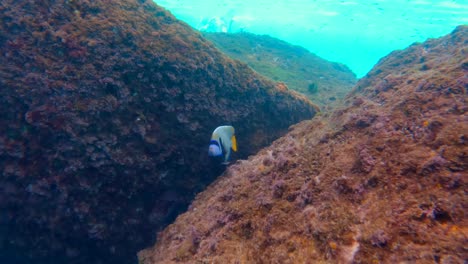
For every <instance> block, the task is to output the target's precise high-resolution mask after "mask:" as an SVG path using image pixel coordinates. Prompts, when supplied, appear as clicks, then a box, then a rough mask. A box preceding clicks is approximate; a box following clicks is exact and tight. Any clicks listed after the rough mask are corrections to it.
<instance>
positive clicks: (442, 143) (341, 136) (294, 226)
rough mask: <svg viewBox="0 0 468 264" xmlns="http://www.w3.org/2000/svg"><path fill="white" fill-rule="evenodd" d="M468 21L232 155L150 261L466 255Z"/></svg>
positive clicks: (146, 255) (456, 258)
mask: <svg viewBox="0 0 468 264" xmlns="http://www.w3.org/2000/svg"><path fill="white" fill-rule="evenodd" d="M467 54H468V27H467V26H464V27H459V28H457V29H456V30H455V31H454V32H453V33H452V34H450V35H448V36H446V37H443V38H440V39H434V40H428V41H427V42H425V43H423V44H415V45H413V46H411V47H409V48H407V49H406V50H403V51H395V52H393V53H392V54H390V55H389V56H388V57H386V58H384V59H382V60H381V61H380V62H379V63H378V65H376V67H375V68H374V69H373V70H372V71H371V72H370V73H369V75H368V76H367V77H365V78H364V79H362V80H360V81H359V83H358V85H357V89H356V91H355V92H354V93H352V94H351V95H350V96H349V97H348V103H349V104H348V106H347V107H346V108H344V109H339V110H336V111H334V112H333V113H331V114H330V115H327V116H321V117H316V118H314V119H313V120H311V121H304V122H302V123H300V124H298V125H296V126H294V127H293V128H292V130H291V131H290V132H289V133H288V134H287V135H286V136H284V137H282V138H280V139H278V140H277V141H275V142H274V143H273V144H272V145H271V146H270V147H268V148H265V149H263V150H262V151H260V152H259V153H258V154H257V155H255V156H252V157H250V158H249V159H248V160H243V161H238V162H237V163H236V164H234V165H232V166H230V167H229V169H228V170H227V171H226V172H225V174H224V175H223V176H222V177H220V178H218V179H217V180H216V182H215V183H213V184H212V185H210V186H209V187H208V188H207V190H206V191H204V192H203V193H201V194H199V195H198V196H197V198H196V199H195V201H194V202H193V203H192V205H191V206H190V209H189V210H188V211H187V212H186V213H184V214H182V215H180V216H179V217H178V218H177V220H176V221H175V223H173V224H171V225H170V226H168V227H167V228H166V229H165V230H164V231H163V232H161V233H160V234H159V235H158V242H157V244H156V245H155V246H154V247H153V248H150V249H147V250H144V251H141V252H140V253H139V258H140V261H141V262H143V263H146V264H149V263H466V261H467V260H468V250H467V248H466V245H467V242H468V239H467V238H468V221H467V220H468V219H467V217H466V208H467V206H468V204H467V188H468V186H467V181H468V173H467V169H468V141H467V138H468V117H467V110H468V102H467V101H468V100H467V89H468V59H467V58H468V56H467Z"/></svg>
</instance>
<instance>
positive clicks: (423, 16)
mask: <svg viewBox="0 0 468 264" xmlns="http://www.w3.org/2000/svg"><path fill="white" fill-rule="evenodd" d="M155 2H156V3H157V4H158V5H160V6H163V7H165V8H166V9H168V10H169V11H171V12H172V13H173V14H174V15H175V16H176V17H177V18H179V19H181V20H183V21H185V22H187V23H188V24H189V25H191V26H192V27H194V28H196V29H199V30H205V31H224V32H238V31H242V30H244V31H248V32H252V33H256V34H268V35H270V36H273V37H277V38H279V39H282V40H285V41H287V42H289V43H292V44H296V45H300V46H303V47H304V48H306V49H308V50H310V51H311V52H313V53H315V54H317V55H319V56H321V57H322V58H325V59H327V60H331V61H337V62H341V63H344V64H346V65H348V67H350V68H351V70H353V71H354V72H355V73H356V74H357V76H358V77H361V76H363V75H365V74H366V73H367V72H368V71H369V70H370V69H371V68H372V67H373V66H374V65H375V63H376V62H377V61H378V60H379V59H380V58H382V57H383V56H385V55H387V54H388V53H390V52H391V51H393V50H396V49H404V48H406V47H407V46H409V45H411V44H412V43H414V42H422V41H425V40H426V39H427V38H436V37H440V36H443V35H445V34H448V33H450V32H451V31H452V30H453V29H454V28H455V27H456V26H457V25H461V24H468V1H466V0H458V1H430V0H374V1H362V0H361V1H358V0H355V1H353V0H342V1H339V0H337V1H334V0H288V1H278V0H276V1H275V0H250V1H234V0H199V1H193V0H161V1H155Z"/></svg>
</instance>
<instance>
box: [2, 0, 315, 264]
mask: <svg viewBox="0 0 468 264" xmlns="http://www.w3.org/2000/svg"><path fill="white" fill-rule="evenodd" d="M0 18H1V19H0V32H1V33H0V60H1V63H0V87H1V88H0V114H1V118H0V171H1V177H0V262H2V263H134V262H135V261H136V252H137V250H139V249H141V248H143V247H144V246H148V245H149V244H151V243H152V241H153V242H154V239H155V234H156V232H157V230H160V229H161V228H163V227H164V226H165V225H167V224H168V223H169V222H170V221H172V220H173V219H174V218H175V216H176V215H177V214H178V213H179V212H180V211H182V210H185V209H186V206H187V205H188V203H189V201H191V200H192V199H193V197H194V195H195V194H196V193H197V192H199V191H201V190H203V189H204V188H205V186H206V185H207V184H208V183H210V182H212V181H213V180H214V178H216V176H218V175H219V174H220V173H221V172H222V171H223V170H224V169H225V168H224V167H222V166H220V165H219V163H218V162H212V161H210V160H209V159H208V157H207V145H208V142H209V138H210V136H211V132H212V131H213V129H214V128H215V127H217V126H218V125H224V124H231V125H233V126H234V127H235V128H236V131H237V138H238V144H239V149H240V151H239V152H238V153H236V156H235V157H234V158H246V157H247V156H248V155H250V154H252V153H255V152H257V151H258V150H259V149H260V148H261V147H264V146H266V145H267V144H269V143H271V142H272V141H273V140H274V139H276V138H278V137H279V136H281V135H284V134H285V133H286V132H287V129H288V127H289V126H290V125H291V124H294V123H297V122H299V121H301V120H304V119H308V118H311V117H313V116H314V115H315V113H316V112H317V107H316V106H314V105H313V104H312V103H311V102H310V101H309V100H308V99H306V98H305V97H303V96H301V95H298V94H297V93H294V92H291V91H286V90H285V89H279V88H281V87H279V88H278V85H277V84H275V83H274V82H271V81H269V80H267V79H265V78H264V77H261V76H260V75H258V74H256V73H255V72H253V71H252V70H251V69H250V68H249V67H248V66H247V65H245V64H243V63H240V62H237V61H233V60H231V59H229V58H228V57H226V56H224V55H223V54H222V53H221V52H219V51H218V50H217V49H216V48H215V47H214V46H213V45H212V44H211V43H210V42H209V41H206V40H205V39H204V38H203V37H202V36H201V35H200V34H199V33H197V32H195V31H193V30H192V29H191V28H190V27H189V26H188V25H186V24H184V23H182V22H180V21H178V20H176V19H175V18H174V17H173V16H172V15H171V14H169V13H168V12H166V11H165V10H164V9H162V8H160V7H158V6H157V5H156V4H154V3H153V1H149V0H148V1H145V0H120V1H86V0H85V1H68V0H57V1H47V0H41V1H29V0H25V1H13V0H5V1H2V2H1V3H0Z"/></svg>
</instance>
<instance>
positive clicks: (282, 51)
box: [203, 32, 357, 111]
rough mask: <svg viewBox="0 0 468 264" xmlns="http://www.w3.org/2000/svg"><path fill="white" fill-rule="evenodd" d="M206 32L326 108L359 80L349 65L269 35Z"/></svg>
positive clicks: (236, 55)
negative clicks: (332, 60) (330, 59)
mask: <svg viewBox="0 0 468 264" xmlns="http://www.w3.org/2000/svg"><path fill="white" fill-rule="evenodd" d="M203 36H205V37H206V38H207V39H209V40H211V41H212V42H213V43H214V44H215V45H216V46H217V47H218V48H219V49H221V50H222V51H223V52H225V53H226V54H228V55H229V56H231V57H232V58H235V59H238V60H240V61H243V62H245V63H247V64H248V65H249V66H250V67H252V68H253V69H254V70H255V71H257V72H259V73H261V74H263V75H265V76H267V77H269V78H271V79H272V80H275V81H281V82H284V83H285V84H286V85H287V86H288V87H289V88H290V89H292V90H295V91H298V92H300V93H302V94H305V95H306V96H307V97H308V98H310V99H311V100H312V101H313V102H314V103H317V104H318V105H319V106H320V108H321V109H322V110H325V111H327V110H330V109H333V108H335V107H337V106H341V105H342V99H344V97H345V96H346V95H347V94H348V93H349V92H350V91H351V89H352V88H353V86H354V85H355V84H356V81H357V80H356V75H355V74H354V73H353V72H352V71H351V70H350V69H349V68H348V67H346V66H345V65H343V64H340V63H336V62H330V61H327V60H324V59H322V58H320V57H318V56H317V55H315V54H313V53H311V52H309V51H307V50H306V49H304V48H302V47H299V46H294V45H291V44H289V43H287V42H284V41H282V40H279V39H276V38H272V37H270V36H267V35H255V34H251V33H246V32H243V33H236V34H229V33H203Z"/></svg>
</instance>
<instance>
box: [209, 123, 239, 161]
mask: <svg viewBox="0 0 468 264" xmlns="http://www.w3.org/2000/svg"><path fill="white" fill-rule="evenodd" d="M231 150H233V151H237V139H236V135H235V129H234V127H233V126H219V127H217V128H216V129H215V130H214V131H213V134H212V135H211V140H210V145H209V147H208V155H209V156H211V157H219V156H223V155H224V162H223V163H222V164H224V165H227V164H229V158H230V156H231Z"/></svg>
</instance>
